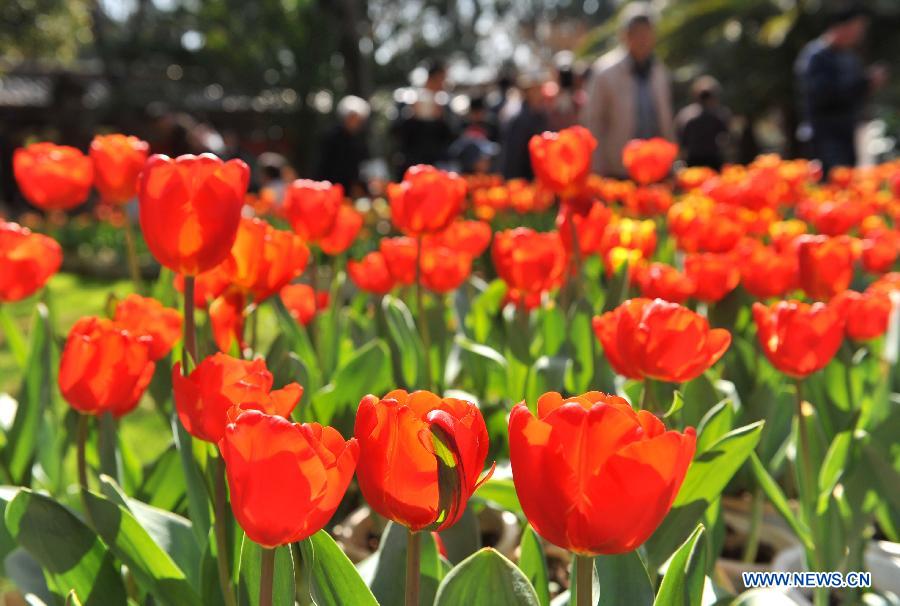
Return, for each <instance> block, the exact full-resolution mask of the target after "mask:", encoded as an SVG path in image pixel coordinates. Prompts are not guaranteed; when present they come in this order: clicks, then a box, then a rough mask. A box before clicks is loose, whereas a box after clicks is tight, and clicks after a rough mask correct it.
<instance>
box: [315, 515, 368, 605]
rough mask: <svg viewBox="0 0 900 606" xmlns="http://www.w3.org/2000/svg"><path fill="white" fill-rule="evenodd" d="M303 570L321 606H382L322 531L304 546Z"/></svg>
mask: <svg viewBox="0 0 900 606" xmlns="http://www.w3.org/2000/svg"><path fill="white" fill-rule="evenodd" d="M300 550H301V551H302V553H303V570H305V572H306V574H307V577H308V579H309V588H310V594H311V597H312V599H313V600H314V601H315V603H316V605H317V606H348V605H349V604H352V605H353V606H378V602H376V601H375V596H373V595H372V592H371V591H369V588H368V587H366V584H365V582H363V580H362V578H361V577H360V576H359V573H358V572H357V571H356V568H354V567H353V564H352V563H351V562H350V560H349V558H347V555H346V554H345V553H344V552H343V551H341V548H340V547H338V545H337V543H335V542H334V539H332V538H331V536H330V535H329V534H328V533H327V532H325V531H324V530H320V531H319V532H317V533H316V534H314V535H313V536H311V537H309V538H308V539H306V540H305V541H303V542H301V543H300Z"/></svg>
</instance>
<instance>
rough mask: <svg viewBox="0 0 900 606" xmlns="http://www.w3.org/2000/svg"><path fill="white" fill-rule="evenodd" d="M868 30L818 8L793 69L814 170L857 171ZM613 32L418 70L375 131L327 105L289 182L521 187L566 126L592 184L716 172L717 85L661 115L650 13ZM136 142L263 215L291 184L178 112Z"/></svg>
mask: <svg viewBox="0 0 900 606" xmlns="http://www.w3.org/2000/svg"><path fill="white" fill-rule="evenodd" d="M868 20H869V15H868V14H867V13H866V12H865V11H864V10H862V9H860V8H857V7H855V6H850V5H843V6H842V7H840V8H837V9H834V10H832V11H831V13H830V20H829V22H828V26H827V28H826V29H825V31H823V32H822V33H821V35H820V36H819V37H818V38H816V39H815V40H812V41H811V42H810V43H809V44H808V45H807V46H806V47H805V48H804V50H803V52H802V53H801V54H800V56H799V57H798V58H797V62H796V65H795V74H796V79H797V90H798V91H799V98H798V100H797V103H798V106H799V107H800V108H801V113H802V116H803V122H802V125H801V128H800V130H799V131H798V133H797V135H798V138H799V139H800V141H801V143H802V144H803V146H804V147H803V148H804V150H805V154H806V155H807V156H808V157H810V158H813V159H817V160H818V161H820V162H821V164H822V167H823V169H824V171H825V172H826V173H827V172H828V171H830V170H831V169H832V168H834V167H837V166H854V165H855V164H856V163H857V154H856V141H855V136H856V131H857V128H858V126H859V123H860V121H861V117H862V112H863V109H864V106H865V104H866V100H867V98H868V97H869V96H870V94H871V93H872V92H874V91H876V90H877V89H879V88H880V87H882V86H883V85H884V83H885V81H886V80H887V78H888V74H887V71H886V70H885V68H884V67H883V66H881V65H874V66H870V67H866V66H864V65H863V63H862V61H861V59H860V58H859V55H858V54H857V49H858V47H859V46H860V44H861V43H862V42H863V40H864V38H865V35H866V27H867V24H868ZM617 25H618V40H619V43H618V45H617V46H616V47H615V48H614V49H613V50H612V51H610V52H608V53H607V54H604V55H603V56H601V57H599V58H598V59H596V60H595V61H594V62H593V63H588V62H585V61H581V60H578V59H576V57H575V56H574V54H573V53H571V52H561V53H558V54H557V55H556V56H555V57H554V58H553V61H552V64H551V65H549V66H547V68H546V69H535V70H530V71H521V72H519V73H512V72H511V71H509V70H501V74H500V76H499V77H498V78H497V79H496V81H495V82H492V83H490V84H489V85H478V86H468V87H465V88H463V87H453V86H451V83H450V82H449V80H448V66H447V65H445V63H443V62H442V61H439V60H434V61H431V62H429V63H428V64H427V65H424V66H422V69H421V70H419V71H420V72H421V73H422V74H423V78H422V80H423V81H421V82H418V83H417V85H415V86H411V87H404V88H401V89H398V90H397V91H395V92H394V94H393V96H392V106H391V107H390V108H389V111H387V112H384V113H385V116H384V117H383V118H382V117H379V119H382V120H387V122H388V124H387V126H386V127H385V128H381V129H379V130H378V131H377V134H376V129H374V128H372V125H371V124H370V123H371V122H374V119H373V110H372V107H371V106H370V103H369V101H367V100H365V99H363V98H360V97H357V96H346V97H344V98H343V99H340V101H339V102H338V103H336V105H335V108H334V118H333V124H331V125H330V127H329V128H328V129H327V130H325V131H324V132H323V133H321V134H320V135H319V140H318V141H317V142H316V143H315V153H311V154H309V155H310V157H311V158H312V162H311V163H308V166H306V167H304V169H303V170H302V172H303V173H304V174H303V175H302V176H305V177H307V176H308V177H311V178H314V179H317V180H327V181H331V182H332V183H336V184H340V185H342V186H343V188H344V191H345V192H346V193H347V194H348V195H349V196H351V197H361V196H370V195H371V196H377V195H380V194H381V193H382V192H383V191H384V185H385V184H386V183H387V182H388V181H390V180H399V179H400V178H401V177H402V175H403V173H404V172H405V170H406V169H407V168H409V167H410V166H414V165H416V164H430V165H434V166H437V167H440V168H444V169H449V170H454V171H457V172H460V173H464V174H472V175H481V174H491V175H499V176H502V177H503V178H505V179H507V180H509V179H531V178H532V177H533V174H532V166H531V162H530V159H529V152H528V142H529V140H530V139H531V137H532V136H533V135H536V134H540V133H542V132H544V131H558V130H561V129H563V128H566V127H569V126H573V125H575V124H580V125H583V126H585V127H587V128H588V129H589V130H590V132H591V133H592V134H593V136H594V137H595V138H596V140H597V141H598V146H597V149H596V150H595V152H594V157H593V164H592V169H593V172H595V173H596V174H598V175H601V176H604V177H613V178H624V177H626V171H625V168H624V166H623V164H622V150H623V148H624V147H625V145H626V144H627V143H628V142H629V141H630V140H632V139H652V138H657V137H658V138H662V139H666V140H669V141H671V142H675V143H677V144H678V146H679V153H680V161H681V162H682V163H683V164H684V165H687V166H704V167H709V168H712V169H715V170H719V169H721V168H722V166H723V165H724V164H725V163H727V162H729V161H733V160H734V155H733V153H732V151H731V150H732V149H733V147H734V143H735V141H734V139H735V137H733V136H732V132H733V130H734V129H733V123H734V120H733V119H732V116H731V115H730V112H729V111H728V109H727V108H726V107H725V106H724V105H723V103H722V102H721V90H720V85H719V83H718V82H717V81H716V80H715V79H714V78H713V77H711V76H707V75H703V76H700V77H698V78H696V79H695V80H694V81H693V82H692V84H691V89H690V92H691V97H692V100H691V102H690V103H689V104H688V105H687V106H685V107H682V108H680V109H679V108H675V107H674V105H673V94H672V84H671V80H672V79H671V75H670V73H669V71H668V69H667V67H666V65H664V64H663V62H662V61H661V60H660V58H659V57H658V55H657V54H656V53H655V46H656V29H655V15H654V13H653V11H652V8H651V6H650V4H649V3H644V2H632V3H629V4H628V5H627V6H626V7H625V9H623V11H622V13H621V14H620V17H619V22H618V24H617ZM676 109H677V111H676ZM149 135H150V136H146V137H145V138H146V139H147V140H148V141H149V142H150V144H151V148H152V149H153V151H155V152H159V153H166V154H168V155H172V156H174V155H180V154H184V153H199V152H204V151H211V152H213V153H216V154H217V155H219V156H220V157H222V158H225V159H230V158H240V159H242V160H244V161H245V162H247V163H248V164H249V165H250V166H251V167H253V168H254V170H253V182H252V183H251V191H254V192H266V194H267V196H268V197H270V198H271V199H272V200H273V201H274V203H275V204H278V203H279V202H278V201H280V200H281V198H282V194H283V191H284V188H285V186H286V184H287V183H290V182H291V181H293V180H294V179H295V178H296V177H297V176H298V175H297V172H298V171H297V170H296V169H295V168H294V167H293V166H292V163H291V160H290V153H289V151H287V150H279V152H276V151H265V150H249V149H246V148H245V147H244V146H243V145H242V142H241V140H240V138H239V137H238V136H237V134H236V133H235V132H232V131H223V132H221V133H220V132H219V131H217V130H216V129H215V128H214V127H213V126H211V125H210V124H208V123H204V122H201V121H198V120H195V119H193V118H192V117H190V116H188V115H186V114H177V113H160V114H159V115H157V116H154V117H153V118H152V132H151V133H149ZM382 135H386V136H384V137H383V138H382ZM306 144H307V143H306V142H304V145H306ZM374 149H377V150H378V152H377V153H374V152H373V150H374ZM280 152H284V153H280ZM6 193H7V192H4V194H6ZM3 198H4V199H7V200H9V199H10V197H9V196H7V195H4V196H3Z"/></svg>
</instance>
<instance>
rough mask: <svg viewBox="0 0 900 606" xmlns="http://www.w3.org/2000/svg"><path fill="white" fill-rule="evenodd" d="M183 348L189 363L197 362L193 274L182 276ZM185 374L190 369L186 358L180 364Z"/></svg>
mask: <svg viewBox="0 0 900 606" xmlns="http://www.w3.org/2000/svg"><path fill="white" fill-rule="evenodd" d="M184 348H185V350H187V353H188V356H189V357H190V358H191V364H192V365H193V364H197V326H196V324H195V323H194V276H185V277H184ZM181 367H182V369H183V370H184V372H185V375H187V373H188V372H189V371H190V370H189V368H188V363H187V360H183V361H182V364H181Z"/></svg>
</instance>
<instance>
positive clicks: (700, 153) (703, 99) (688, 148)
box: [675, 76, 729, 170]
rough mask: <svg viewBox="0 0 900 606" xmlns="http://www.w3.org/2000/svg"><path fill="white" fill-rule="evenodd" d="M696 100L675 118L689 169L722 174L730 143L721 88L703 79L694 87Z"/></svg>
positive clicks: (712, 80) (700, 78)
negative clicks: (700, 168) (703, 167)
mask: <svg viewBox="0 0 900 606" xmlns="http://www.w3.org/2000/svg"><path fill="white" fill-rule="evenodd" d="M692 88H693V92H694V98H695V99H696V101H695V102H694V103H691V104H690V105H688V106H687V107H685V108H684V109H682V110H681V111H680V112H678V115H677V116H675V129H676V130H677V132H678V144H679V145H680V146H681V153H682V155H683V156H684V161H685V162H686V163H687V165H688V166H708V167H710V168H714V169H715V170H721V168H722V163H723V162H724V160H725V145H726V144H727V140H728V121H729V115H728V110H727V109H725V108H724V107H722V106H721V104H720V103H719V90H720V86H719V83H718V81H716V79H715V78H713V77H712V76H701V77H699V78H697V80H696V81H695V82H694V85H693V87H692Z"/></svg>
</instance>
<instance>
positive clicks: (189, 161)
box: [139, 154, 250, 276]
mask: <svg viewBox="0 0 900 606" xmlns="http://www.w3.org/2000/svg"><path fill="white" fill-rule="evenodd" d="M249 179H250V169H249V168H248V167H247V165H246V164H244V163H243V162H242V161H241V160H229V161H228V162H222V161H221V160H220V159H218V158H216V157H215V156H213V155H212V154H201V155H199V156H191V155H186V156H179V157H178V158H176V159H174V160H173V159H171V158H169V157H167V156H161V155H154V156H151V157H150V159H149V160H147V163H146V164H145V165H144V170H143V171H142V172H141V179H140V190H139V191H140V218H141V229H142V230H143V232H144V239H145V240H146V241H147V247H148V248H149V249H150V252H152V253H153V256H155V257H156V259H157V260H158V261H159V262H160V263H161V264H162V265H164V266H165V267H168V268H169V269H171V270H172V271H174V272H177V273H180V274H185V275H189V276H196V275H197V274H199V273H202V272H204V271H207V270H209V269H212V268H213V267H215V266H216V265H218V264H219V263H221V262H222V261H224V260H225V258H226V257H227V256H228V253H229V251H230V250H231V246H232V244H234V240H235V237H236V236H237V230H238V225H239V223H240V218H241V208H242V207H243V205H244V195H245V194H246V193H247V183H248V181H249Z"/></svg>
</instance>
